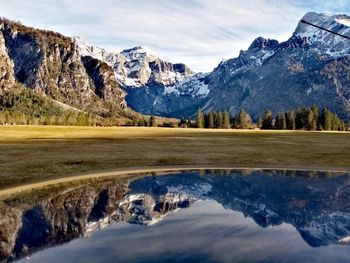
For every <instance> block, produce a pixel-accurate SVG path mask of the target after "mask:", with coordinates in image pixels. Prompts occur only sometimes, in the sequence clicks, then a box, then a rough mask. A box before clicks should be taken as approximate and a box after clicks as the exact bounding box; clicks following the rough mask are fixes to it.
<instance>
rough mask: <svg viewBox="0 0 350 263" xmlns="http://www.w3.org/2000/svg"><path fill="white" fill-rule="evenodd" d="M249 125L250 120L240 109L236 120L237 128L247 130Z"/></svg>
mask: <svg viewBox="0 0 350 263" xmlns="http://www.w3.org/2000/svg"><path fill="white" fill-rule="evenodd" d="M250 124H251V118H250V116H249V114H248V113H246V112H245V110H244V109H241V110H240V111H239V114H238V118H237V126H238V128H241V129H247V128H249V126H250Z"/></svg>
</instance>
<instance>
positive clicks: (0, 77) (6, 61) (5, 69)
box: [0, 32, 15, 95]
mask: <svg viewBox="0 0 350 263" xmlns="http://www.w3.org/2000/svg"><path fill="white" fill-rule="evenodd" d="M14 84H15V76H14V72H13V63H12V61H11V59H10V58H9V56H8V53H7V48H6V45H5V39H4V36H3V34H2V33H1V32H0V95H2V94H3V93H4V92H8V91H9V89H11V88H12V87H13V86H14Z"/></svg>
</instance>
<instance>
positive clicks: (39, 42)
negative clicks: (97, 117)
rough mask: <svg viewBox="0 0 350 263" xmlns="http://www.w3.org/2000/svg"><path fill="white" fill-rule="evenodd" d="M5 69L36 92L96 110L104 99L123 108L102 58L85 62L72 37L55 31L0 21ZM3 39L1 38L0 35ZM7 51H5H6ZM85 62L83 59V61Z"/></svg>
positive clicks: (122, 99)
mask: <svg viewBox="0 0 350 263" xmlns="http://www.w3.org/2000/svg"><path fill="white" fill-rule="evenodd" d="M0 33H1V36H3V41H2V42H1V45H2V46H3V44H5V47H6V49H4V47H2V48H1V55H2V56H6V55H7V57H8V59H7V60H6V61H4V60H2V63H3V64H6V67H5V68H4V69H5V70H4V72H5V71H6V73H3V74H7V75H8V76H11V68H12V70H13V72H14V76H15V80H16V81H18V82H20V83H22V84H24V85H25V86H26V87H28V88H30V89H33V90H34V91H36V92H39V93H41V94H44V95H45V96H47V97H49V98H52V99H54V100H57V101H59V102H62V103H65V104H68V105H71V106H75V107H78V108H81V109H86V108H89V109H91V108H92V109H94V111H95V112H99V111H100V110H103V109H104V108H105V105H104V104H105V102H107V101H108V102H109V103H113V104H114V106H116V107H120V108H125V106H126V104H125V101H124V93H123V91H122V90H121V89H120V87H119V85H118V84H117V83H116V81H115V80H112V78H111V74H112V72H113V70H112V69H111V68H110V67H109V66H108V65H106V64H105V63H103V62H101V61H97V60H96V61H94V65H91V63H84V59H83V58H82V57H81V55H80V53H79V51H78V50H77V49H76V46H75V44H74V42H73V40H72V39H71V38H69V37H65V36H63V35H60V34H58V33H54V32H50V31H44V30H38V29H34V28H29V27H26V26H23V25H21V24H19V23H14V22H11V21H8V20H5V19H3V20H0ZM1 38H2V37H1ZM6 50H7V52H6ZM85 62H86V60H85Z"/></svg>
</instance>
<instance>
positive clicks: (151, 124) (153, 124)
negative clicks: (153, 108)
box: [149, 115, 157, 127]
mask: <svg viewBox="0 0 350 263" xmlns="http://www.w3.org/2000/svg"><path fill="white" fill-rule="evenodd" d="M149 123H150V126H151V127H157V121H156V117H154V116H153V115H152V116H151V118H150V119H149Z"/></svg>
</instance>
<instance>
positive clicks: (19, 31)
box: [0, 12, 350, 120]
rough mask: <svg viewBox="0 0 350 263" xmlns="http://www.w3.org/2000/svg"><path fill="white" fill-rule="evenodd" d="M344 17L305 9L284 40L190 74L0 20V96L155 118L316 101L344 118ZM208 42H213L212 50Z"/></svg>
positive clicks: (153, 58)
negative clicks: (14, 93) (14, 94)
mask: <svg viewBox="0 0 350 263" xmlns="http://www.w3.org/2000/svg"><path fill="white" fill-rule="evenodd" d="M303 21H306V22H308V23H311V24H314V25H316V26H319V27H323V28H326V29H328V30H331V31H334V32H336V33H338V34H342V35H345V36H347V37H350V17H349V16H347V15H341V14H337V15H331V14H322V13H315V12H309V13H307V14H305V16H304V17H303V18H302V20H301V21H300V22H299V23H298V25H297V27H296V29H295V31H294V33H293V34H292V36H291V37H290V38H289V39H288V40H287V41H284V42H281V43H280V42H278V41H277V40H273V39H267V38H263V37H258V38H257V39H255V40H254V41H253V42H252V43H251V45H250V46H249V47H248V49H247V50H245V51H241V52H240V54H239V56H238V57H236V58H232V59H228V60H225V61H222V62H221V63H220V64H219V65H218V66H217V67H216V68H215V69H214V70H213V71H212V72H208V73H195V72H194V71H192V70H191V69H190V68H189V67H187V66H186V65H185V64H182V63H171V62H167V61H164V60H162V59H161V58H159V57H158V56H157V55H155V54H154V52H153V51H151V50H149V49H148V48H145V47H141V46H139V47H134V48H130V49H125V50H123V51H122V52H120V53H111V52H108V51H106V50H104V49H102V48H98V47H93V46H89V45H87V44H86V43H85V42H84V41H83V40H82V39H81V38H79V37H74V38H70V37H65V36H63V35H61V34H58V33H55V32H51V31H45V30H38V29H33V28H29V27H26V26H23V25H21V24H20V23H15V22H11V21H9V20H6V19H1V21H0V57H1V60H0V69H1V71H0V95H1V94H4V93H6V92H8V90H9V89H11V88H10V87H11V85H13V83H15V82H19V83H22V84H24V85H25V86H26V87H27V88H30V89H32V90H34V91H36V92H39V93H40V94H43V95H44V96H45V97H47V98H49V99H52V100H54V101H58V102H60V103H63V104H66V105H69V106H72V107H75V108H78V109H82V110H89V111H91V110H92V111H94V112H95V113H98V114H102V115H103V114H106V112H108V111H109V110H110V108H111V107H114V108H116V109H118V110H117V111H116V112H119V113H120V112H124V111H128V110H130V109H129V108H131V109H133V110H135V111H137V112H139V113H142V114H154V115H159V116H165V117H177V118H181V117H194V116H195V114H196V111H197V110H198V109H199V108H200V109H202V110H203V111H204V112H208V111H211V110H215V111H218V110H228V111H229V113H231V114H232V115H234V114H237V113H238V112H239V110H240V109H245V111H247V112H248V113H249V114H250V115H251V117H252V118H253V119H254V120H257V119H258V118H259V116H260V115H262V114H263V112H264V111H265V110H266V109H271V110H272V111H273V112H274V113H278V112H280V111H287V110H291V109H295V108H298V107H306V106H312V105H317V106H318V107H320V108H323V107H327V108H329V109H330V110H332V111H333V112H336V113H337V114H338V116H339V117H341V118H342V119H344V120H350V39H348V38H344V37H341V36H339V35H336V34H333V33H331V32H328V31H325V30H321V29H319V28H317V27H314V26H311V25H310V24H306V23H304V22H303ZM213 48H214V47H213Z"/></svg>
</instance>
